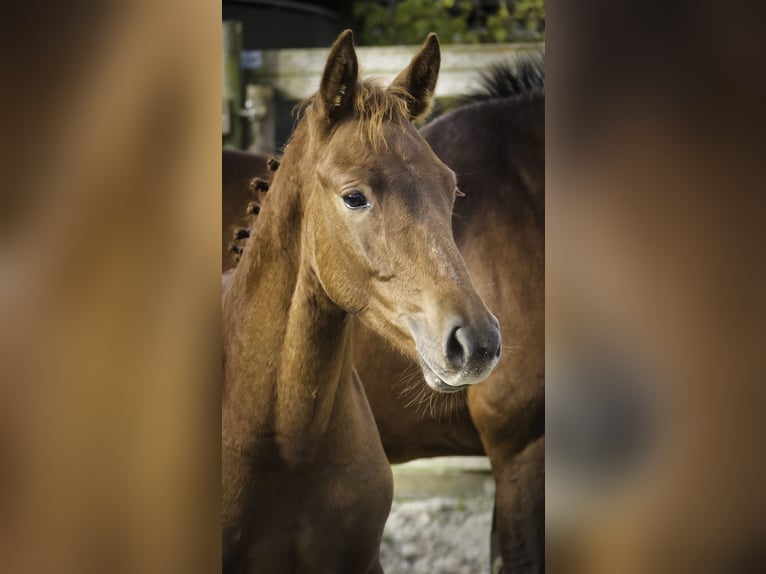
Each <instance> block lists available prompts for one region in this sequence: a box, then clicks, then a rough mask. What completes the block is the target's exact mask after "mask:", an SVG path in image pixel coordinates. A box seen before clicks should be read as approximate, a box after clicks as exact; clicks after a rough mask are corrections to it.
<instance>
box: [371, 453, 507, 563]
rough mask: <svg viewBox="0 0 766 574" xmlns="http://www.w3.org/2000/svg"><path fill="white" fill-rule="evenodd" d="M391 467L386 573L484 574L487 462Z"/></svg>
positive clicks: (489, 495) (488, 522)
mask: <svg viewBox="0 0 766 574" xmlns="http://www.w3.org/2000/svg"><path fill="white" fill-rule="evenodd" d="M393 468H394V503H393V505H392V508H391V514H390V515H389V518H388V522H387V523H386V528H385V531H384V534H383V543H382V545H381V562H382V564H383V569H384V570H385V571H386V573H387V574H484V573H488V572H489V571H490V570H489V537H490V530H491V527H492V503H493V497H494V481H493V480H492V475H491V472H490V470H489V462H488V461H487V459H486V458H484V457H443V458H435V459H422V460H417V461H413V462H410V463H407V464H403V465H394V467H393Z"/></svg>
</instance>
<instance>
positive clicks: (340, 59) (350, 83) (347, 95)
mask: <svg viewBox="0 0 766 574" xmlns="http://www.w3.org/2000/svg"><path fill="white" fill-rule="evenodd" d="M358 73H359V65H358V64H357V61H356V52H355V51H354V33H353V32H352V31H351V30H346V31H345V32H342V33H341V35H340V36H338V39H337V40H335V44H333V45H332V48H330V55H329V56H327V64H325V68H324V73H323V74H322V82H321V83H320V84H319V93H318V94H317V98H318V101H317V103H318V104H319V107H320V110H321V112H320V113H321V115H322V116H323V117H324V118H325V119H326V120H328V121H329V122H334V121H337V120H338V119H339V118H340V117H342V116H343V115H344V114H346V113H347V112H348V111H349V110H350V109H351V106H352V105H353V101H354V90H355V89H356V81H357V76H358Z"/></svg>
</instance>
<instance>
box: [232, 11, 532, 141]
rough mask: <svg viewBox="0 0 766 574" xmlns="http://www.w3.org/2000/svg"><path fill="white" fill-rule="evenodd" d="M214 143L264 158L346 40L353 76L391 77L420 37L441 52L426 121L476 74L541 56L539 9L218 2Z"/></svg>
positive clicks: (471, 87)
mask: <svg viewBox="0 0 766 574" xmlns="http://www.w3.org/2000/svg"><path fill="white" fill-rule="evenodd" d="M222 16H223V66H224V74H223V100H224V101H223V130H222V131H223V144H224V146H226V147H232V148H240V149H247V150H250V151H253V152H258V153H269V152H273V151H275V150H278V149H280V148H281V146H282V145H283V144H284V142H285V141H286V139H287V138H288V137H289V135H290V133H291V131H292V127H293V117H292V114H291V110H292V108H293V106H294V105H295V104H296V103H297V102H299V101H301V100H303V99H304V98H307V97H308V96H310V95H311V94H313V93H314V92H315V91H316V89H317V87H318V85H319V79H320V77H321V73H322V69H323V67H324V64H325V61H326V57H327V52H328V49H329V47H330V45H332V43H333V41H334V40H335V38H337V36H338V34H339V33H340V32H341V31H343V30H344V29H346V28H351V29H352V30H354V33H355V43H356V45H357V49H358V54H359V60H360V65H361V67H362V68H361V73H362V74H363V75H364V76H365V77H369V76H377V77H381V78H384V79H387V80H390V79H392V78H393V76H394V75H396V74H397V73H398V72H399V71H400V70H401V69H402V68H404V66H406V65H407V63H408V62H409V60H410V58H411V57H412V54H413V53H414V51H413V46H419V45H420V44H421V43H422V42H423V40H424V39H425V37H426V36H427V35H428V33H429V32H436V33H437V34H438V35H439V40H440V42H441V44H442V49H443V52H442V68H441V73H440V76H439V83H438V85H437V92H436V95H437V98H438V102H437V104H438V105H437V108H436V110H435V115H436V114H438V113H440V112H443V111H445V110H448V109H449V108H450V107H451V105H454V102H455V100H456V99H457V98H459V97H460V96H465V95H467V94H470V93H472V92H473V91H475V90H476V89H477V87H478V84H479V80H480V74H481V72H483V71H486V70H487V69H488V68H489V66H490V65H491V64H493V63H497V62H498V61H503V60H507V59H509V57H510V56H511V55H512V54H514V53H521V52H523V51H529V50H534V49H537V48H541V47H542V42H543V40H544V34H545V5H544V0H356V1H342V0H336V1H332V0H328V1H325V2H296V1H292V0H288V1H284V0H224V1H223V4H222Z"/></svg>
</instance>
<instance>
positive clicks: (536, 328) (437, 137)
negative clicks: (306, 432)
mask: <svg viewBox="0 0 766 574" xmlns="http://www.w3.org/2000/svg"><path fill="white" fill-rule="evenodd" d="M543 75H544V69H543V67H542V60H540V61H539V62H535V61H534V60H532V61H531V62H530V63H527V64H523V65H522V66H521V67H520V68H519V69H518V70H516V71H514V72H510V71H509V70H508V69H507V68H498V69H497V70H495V72H494V75H493V77H492V78H491V81H490V84H489V85H488V86H487V87H488V89H487V93H488V94H490V95H491V96H492V97H489V98H484V101H482V102H480V103H474V104H471V105H466V106H464V107H461V108H459V109H458V110H456V111H454V112H452V113H449V114H446V115H445V116H443V117H441V118H439V119H438V120H436V121H434V122H432V123H431V124H430V125H428V126H426V127H425V128H424V129H423V130H422V132H421V133H422V134H423V136H424V137H425V138H426V140H427V141H428V142H429V143H430V145H431V146H432V148H433V149H434V151H435V152H436V154H437V155H438V156H439V157H440V158H441V159H442V160H443V161H444V162H445V163H447V165H449V166H450V167H451V168H452V169H453V170H455V171H456V172H457V175H458V183H459V187H460V189H461V190H462V191H463V192H464V193H465V197H459V198H458V199H457V201H456V204H455V208H454V216H453V229H454V235H455V240H456V243H457V245H458V247H459V248H460V250H461V252H462V254H463V256H464V258H465V260H466V263H467V265H468V268H469V270H470V272H471V275H472V277H473V280H474V284H475V285H476V287H477V290H478V291H479V292H480V293H481V294H482V296H483V297H485V298H486V299H485V300H487V301H488V302H490V303H491V306H492V309H493V310H495V311H496V312H497V313H498V316H499V318H500V321H501V325H502V327H503V337H504V339H505V340H506V341H508V343H507V346H508V351H509V352H507V353H505V355H504V356H503V359H502V360H501V361H500V363H499V365H498V367H497V368H496V369H495V372H494V373H493V374H492V375H491V376H490V377H489V378H488V379H487V381H486V382H484V383H482V384H481V385H478V386H476V387H474V388H472V389H470V390H469V391H468V392H467V393H460V394H458V395H451V396H449V397H446V400H444V397H440V396H439V395H431V394H425V393H424V392H423V391H422V389H423V387H422V385H420V386H418V384H419V383H420V381H421V376H420V373H419V369H418V368H417V365H416V364H414V363H413V362H412V361H409V360H408V359H406V358H405V357H402V356H401V355H400V354H399V353H397V352H393V351H392V350H391V348H390V346H389V345H387V344H385V343H384V342H383V341H382V340H381V339H380V338H379V337H377V336H376V335H375V334H374V333H372V332H370V331H369V330H368V329H365V328H364V327H363V326H361V325H356V326H355V329H356V332H355V335H354V344H355V346H354V362H355V366H356V368H357V370H358V372H359V373H360V376H361V379H362V382H363V384H364V387H365V391H366V393H367V397H368V399H369V402H370V405H371V406H372V409H373V413H374V415H375V421H376V423H377V425H378V429H379V431H380V435H381V439H382V441H383V446H384V448H385V451H386V454H387V456H388V458H389V460H390V461H391V462H404V461H407V460H412V459H415V458H420V457H430V456H445V455H481V454H485V453H486V454H487V455H488V456H489V457H490V460H491V461H492V467H493V471H494V474H495V479H496V484H497V494H496V505H495V519H494V525H493V536H492V555H493V564H494V567H495V568H497V567H498V566H499V565H500V563H501V560H502V563H503V564H504V567H503V571H505V572H509V571H510V572H517V571H518V572H538V571H542V569H543V564H544V557H543V538H544V503H543V488H544V477H543V438H542V436H543V431H544V428H543V427H544V414H543V405H544V392H543V380H544V342H543V336H544V335H543V328H544V307H543V304H544V294H543V289H544V269H543V264H544V211H545V205H544V181H545V173H544V167H545V162H544V159H545V158H544V151H545V149H544V148H545V144H544V141H545V139H544V120H545V98H544V93H543V91H542V84H543V81H542V76H543ZM227 153H230V152H224V158H226V154H227ZM251 157H252V161H251V172H250V173H251V174H252V175H261V176H263V174H264V173H265V171H262V172H260V173H259V171H258V170H263V167H262V166H263V165H264V164H265V161H266V159H265V158H262V157H259V158H256V157H253V156H251ZM224 162H225V163H226V159H224ZM236 185H237V183H236V181H235V179H234V178H233V177H231V176H230V174H228V173H227V172H226V170H224V186H223V190H224V203H227V202H228V201H235V200H236V201H240V203H239V204H238V206H236V207H238V208H239V209H240V211H239V212H238V216H239V214H240V213H242V207H243V205H244V202H242V200H238V199H236V198H237V197H238V194H239V193H241V190H234V189H232V188H233V187H235V186H236ZM233 209H234V208H233ZM230 241H231V237H230V233H228V232H227V233H226V235H225V236H224V244H227V243H229V242H230ZM230 266H231V264H230V263H229V262H225V264H224V267H225V268H229V267H230ZM500 559H501V560H500ZM495 571H497V570H495Z"/></svg>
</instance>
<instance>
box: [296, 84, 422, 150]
mask: <svg viewBox="0 0 766 574" xmlns="http://www.w3.org/2000/svg"><path fill="white" fill-rule="evenodd" d="M353 94H354V100H353V105H352V109H353V121H356V122H357V138H358V141H359V143H360V144H363V145H370V146H371V147H372V148H373V150H375V151H377V150H378V149H379V147H380V146H381V145H382V146H384V147H387V146H388V142H387V141H386V138H385V136H384V130H383V125H384V124H385V123H387V122H388V123H392V122H393V123H400V124H405V123H408V122H410V105H411V102H412V99H413V97H412V96H411V95H410V94H409V93H408V92H407V91H406V90H404V89H403V88H401V87H399V86H395V85H391V86H388V87H387V88H384V87H383V86H382V85H381V81H380V80H378V79H375V78H372V79H367V80H363V81H359V82H358V83H357V84H356V87H355V89H354V91H353ZM316 98H317V94H315V95H313V96H311V97H309V98H308V99H306V100H304V101H302V102H300V103H299V104H298V105H297V106H296V108H295V113H296V117H297V118H298V119H299V121H306V120H308V121H310V122H318V123H319V124H320V127H321V123H322V122H323V118H321V117H319V118H315V117H313V112H314V110H315V107H314V102H315V99H316ZM423 115H424V116H425V115H426V114H423Z"/></svg>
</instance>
